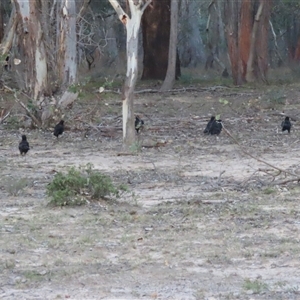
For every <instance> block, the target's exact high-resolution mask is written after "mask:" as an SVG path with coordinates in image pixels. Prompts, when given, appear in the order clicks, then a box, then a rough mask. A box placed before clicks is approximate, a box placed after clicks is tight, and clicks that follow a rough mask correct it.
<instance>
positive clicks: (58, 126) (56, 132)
mask: <svg viewBox="0 0 300 300" xmlns="http://www.w3.org/2000/svg"><path fill="white" fill-rule="evenodd" d="M64 130H65V126H64V120H61V121H60V122H59V123H58V124H56V125H55V127H54V132H53V134H54V135H55V136H56V137H57V138H58V136H59V135H61V134H62V133H63V132H64Z"/></svg>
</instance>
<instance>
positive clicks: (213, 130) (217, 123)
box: [209, 120, 223, 135]
mask: <svg viewBox="0 0 300 300" xmlns="http://www.w3.org/2000/svg"><path fill="white" fill-rule="evenodd" d="M222 128H223V125H222V120H214V121H213V122H212V124H211V126H210V129H209V133H210V134H217V135H219V134H220V133H221V131H222Z"/></svg>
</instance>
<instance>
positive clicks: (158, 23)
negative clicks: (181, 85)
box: [142, 0, 180, 80]
mask: <svg viewBox="0 0 300 300" xmlns="http://www.w3.org/2000/svg"><path fill="white" fill-rule="evenodd" d="M170 3H171V0H153V1H152V4H151V6H149V7H148V8H147V9H146V11H145V14H144V16H143V18H142V30H143V49H144V62H143V66H144V69H143V74H142V79H159V80H163V79H164V78H165V76H166V73H167V68H168V53H169V41H170ZM177 64H179V61H178V62H177ZM178 66H179V65H177V72H176V78H177V77H179V76H180V74H179V72H180V68H178Z"/></svg>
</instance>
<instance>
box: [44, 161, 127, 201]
mask: <svg viewBox="0 0 300 300" xmlns="http://www.w3.org/2000/svg"><path fill="white" fill-rule="evenodd" d="M126 190H127V188H126V187H125V186H123V185H121V186H119V187H116V186H115V185H114V184H113V182H112V179H111V178H110V177H109V176H107V175H105V174H102V173H101V172H99V171H97V170H94V169H93V166H92V165H91V164H87V165H86V166H84V167H79V168H75V167H71V168H70V169H69V170H68V173H66V174H63V173H62V172H58V173H57V174H56V175H55V176H54V179H53V181H52V182H51V183H49V184H48V186H47V196H48V197H49V198H50V204H52V205H55V206H64V205H82V204H85V203H87V202H88V201H89V200H90V199H92V200H99V199H103V198H106V197H115V198H118V197H120V192H121V191H126Z"/></svg>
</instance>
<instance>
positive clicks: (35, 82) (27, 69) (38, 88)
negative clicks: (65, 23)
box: [10, 0, 47, 100]
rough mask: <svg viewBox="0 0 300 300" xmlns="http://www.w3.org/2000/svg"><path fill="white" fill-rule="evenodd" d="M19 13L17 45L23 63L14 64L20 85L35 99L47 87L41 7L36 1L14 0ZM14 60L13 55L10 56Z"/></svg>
mask: <svg viewBox="0 0 300 300" xmlns="http://www.w3.org/2000/svg"><path fill="white" fill-rule="evenodd" d="M14 4H15V7H16V13H17V15H18V18H17V20H18V24H17V28H16V31H17V35H15V38H16V42H15V43H16V45H15V47H16V48H17V49H18V53H15V54H17V55H18V56H19V57H18V58H20V60H21V63H20V64H19V65H17V66H14V65H13V68H14V69H15V71H16V73H17V74H18V79H17V80H18V82H19V85H20V86H22V87H23V89H24V90H25V91H27V92H28V94H29V95H30V96H31V97H32V98H33V99H35V100H37V99H38V97H39V96H41V95H42V94H44V93H45V91H46V89H47V60H46V52H45V45H44V42H43V39H42V37H43V32H42V29H41V21H40V20H41V18H42V16H41V15H40V13H39V10H40V7H39V6H38V3H37V2H36V1H24V0H14ZM10 59H11V60H12V57H11V58H10ZM24 75H26V76H24Z"/></svg>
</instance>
